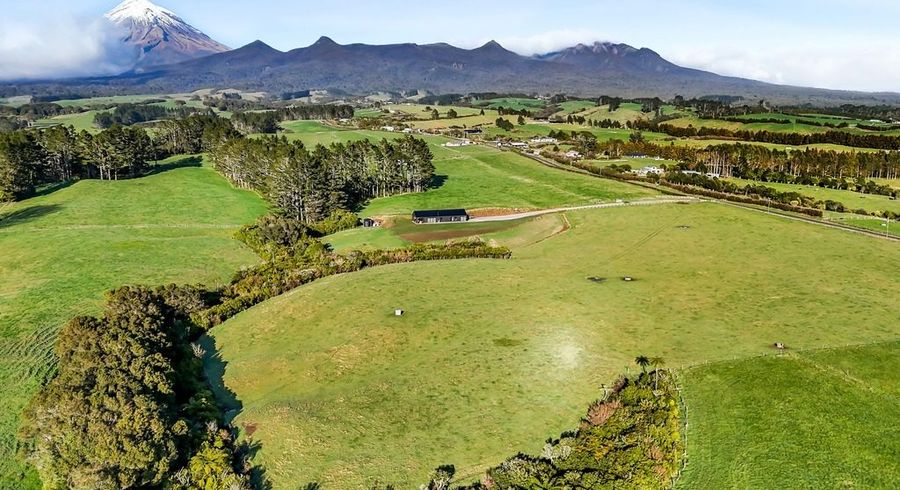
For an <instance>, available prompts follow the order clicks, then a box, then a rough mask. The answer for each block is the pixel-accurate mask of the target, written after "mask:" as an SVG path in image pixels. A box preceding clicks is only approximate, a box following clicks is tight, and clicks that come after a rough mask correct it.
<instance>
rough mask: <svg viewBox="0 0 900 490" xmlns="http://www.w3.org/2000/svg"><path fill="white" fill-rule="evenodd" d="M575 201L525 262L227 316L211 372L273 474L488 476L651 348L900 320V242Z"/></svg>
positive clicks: (877, 336)
mask: <svg viewBox="0 0 900 490" xmlns="http://www.w3.org/2000/svg"><path fill="white" fill-rule="evenodd" d="M567 216H568V219H569V221H570V224H571V228H570V229H568V231H566V232H564V233H562V234H559V235H556V236H555V237H553V238H549V239H546V240H542V241H538V242H536V243H535V242H534V241H531V242H530V243H529V244H525V245H523V246H518V247H514V256H513V259H512V260H509V261H479V260H470V261H460V262H429V263H416V264H405V265H397V266H388V267H382V268H376V269H370V270H366V271H363V272H360V273H356V274H351V275H344V276H335V277H329V278H327V279H324V280H322V281H318V282H315V283H313V284H311V285H308V286H306V287H302V288H299V289H297V290H295V291H293V292H291V293H289V294H287V295H285V296H282V297H279V298H276V299H274V300H271V301H269V302H267V303H264V304H262V305H260V306H258V307H256V308H253V309H251V310H249V311H247V312H245V313H243V314H241V315H239V316H237V317H236V318H234V319H232V320H231V321H229V322H227V323H226V324H224V325H222V326H221V327H218V328H216V329H214V330H213V331H212V333H211V337H210V338H209V339H208V340H207V347H208V349H207V350H208V351H209V352H211V353H212V352H217V355H216V356H215V357H214V358H211V359H208V361H209V362H208V370H209V372H210V374H211V375H212V376H213V378H222V379H223V384H222V385H221V386H220V387H219V389H220V390H221V392H222V393H226V390H230V391H233V394H234V396H235V397H236V400H237V401H238V402H239V403H236V404H233V405H232V406H233V408H234V409H235V410H236V411H235V412H234V413H235V414H236V418H235V423H236V424H237V425H238V426H239V427H242V428H243V431H244V435H245V436H247V435H249V434H251V433H252V437H253V440H254V441H256V442H258V443H259V444H261V449H260V452H259V453H258V454H257V456H256V462H258V463H261V464H263V465H264V466H265V468H266V470H267V474H268V476H269V477H271V478H272V480H273V482H274V483H275V485H276V487H278V488H282V487H296V486H298V485H300V486H302V485H303V484H306V483H307V482H319V483H321V484H323V485H324V486H326V487H331V488H347V487H362V486H365V485H370V484H372V483H374V482H375V481H376V480H379V481H381V482H383V483H387V482H390V483H395V484H397V485H399V486H400V487H402V488H408V487H414V486H416V485H418V484H420V483H423V482H424V481H425V479H426V478H427V475H428V474H429V472H430V470H431V469H432V468H434V467H437V466H439V465H444V464H454V465H456V467H457V470H458V474H459V475H461V476H463V477H473V476H477V475H478V474H479V473H480V472H481V471H482V470H483V469H484V468H485V467H487V466H489V465H494V464H497V463H499V462H500V461H501V460H502V459H503V458H504V457H506V456H508V455H510V454H515V453H516V452H519V451H525V452H529V453H537V452H539V450H540V447H541V446H542V444H543V441H544V440H545V439H546V438H547V437H550V436H552V435H555V434H558V433H559V432H561V431H563V430H566V429H567V428H569V427H570V425H571V420H572V419H573V417H577V416H578V415H580V414H581V412H582V410H583V406H584V405H585V404H586V403H589V402H590V401H591V400H593V399H595V398H596V397H597V396H598V393H599V387H600V384H601V383H606V382H609V381H610V380H611V379H612V377H614V376H615V375H616V374H617V373H619V372H622V371H623V370H625V369H628V366H630V365H631V360H632V359H633V357H634V356H635V355H636V354H638V353H644V354H647V355H661V356H663V357H665V359H666V360H667V362H668V364H669V365H670V366H690V365H695V364H698V363H703V362H705V361H707V360H710V361H716V360H724V359H732V358H733V357H735V356H737V357H745V356H755V355H759V354H762V353H765V352H769V351H770V350H771V347H770V345H771V344H772V342H775V341H781V342H785V343H787V344H788V345H789V346H791V348H793V349H806V348H813V347H823V346H836V345H846V344H847V343H851V342H873V341H887V340H893V339H896V338H897V336H898V334H900V326H898V324H897V322H896V321H895V320H894V319H896V318H898V316H900V306H898V304H897V302H896V301H894V300H893V298H895V297H896V295H897V294H898V293H900V284H898V283H897V281H896V277H897V275H898V274H900V265H898V264H897V262H896V260H893V258H894V257H895V255H896V246H895V244H893V243H889V242H883V241H879V240H874V239H871V238H868V237H862V236H856V235H854V234H851V233H845V232H842V231H838V230H833V229H828V228H824V227H819V226H814V225H809V224H804V223H796V222H792V221H788V220H782V219H779V218H775V217H771V216H767V215H763V214H760V213H754V212H750V211H746V210H742V209H735V208H731V207H724V206H719V205H715V204H697V205H689V206H682V205H669V206H657V207H653V208H646V209H637V208H620V209H607V210H595V211H583V212H573V213H567ZM626 275H628V276H632V277H634V278H635V279H636V281H633V282H624V281H622V280H621V278H622V277H623V276H626ZM592 277H593V278H603V279H605V282H596V281H592V280H589V279H588V278H592ZM823 299H827V301H823ZM395 308H403V309H405V310H406V311H407V314H406V316H404V317H400V318H397V317H395V316H393V311H394V309H395ZM762 376H763V375H760V377H761V378H762ZM776 408H777V407H775V408H773V410H774V409H776ZM692 413H695V412H692ZM888 436H890V434H889V433H885V437H888ZM698 437H699V436H698ZM882 443H883V444H889V442H885V441H882ZM748 465H749V467H748V470H747V471H748V472H757V471H765V470H766V466H764V465H762V466H760V465H756V464H755V463H752V462H749V463H748Z"/></svg>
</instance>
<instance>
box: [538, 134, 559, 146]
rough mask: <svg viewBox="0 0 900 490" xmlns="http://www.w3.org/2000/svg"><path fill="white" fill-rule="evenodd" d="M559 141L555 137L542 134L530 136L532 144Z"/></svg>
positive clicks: (548, 143) (553, 143) (551, 143)
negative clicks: (537, 136) (534, 136)
mask: <svg viewBox="0 0 900 490" xmlns="http://www.w3.org/2000/svg"><path fill="white" fill-rule="evenodd" d="M557 143H559V140H558V139H556V138H550V137H548V136H543V137H539V138H531V144H532V145H555V144H557Z"/></svg>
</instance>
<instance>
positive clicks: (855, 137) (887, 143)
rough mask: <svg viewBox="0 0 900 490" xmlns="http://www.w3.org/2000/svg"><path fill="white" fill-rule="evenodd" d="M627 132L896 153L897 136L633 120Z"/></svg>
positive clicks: (898, 146)
mask: <svg viewBox="0 0 900 490" xmlns="http://www.w3.org/2000/svg"><path fill="white" fill-rule="evenodd" d="M627 126H628V127H630V128H631V129H636V130H640V131H653V132H657V133H665V134H668V135H669V136H674V137H676V138H692V137H715V138H728V139H734V140H739V141H753V142H757V143H775V144H779V145H793V146H802V145H814V144H833V145H843V146H851V147H854V148H874V149H876V150H900V136H889V135H884V134H855V133H850V132H848V131H828V132H825V133H811V134H801V133H781V132H771V131H733V130H730V129H725V128H707V127H701V128H694V127H686V128H683V127H678V126H673V125H671V124H666V123H660V122H657V121H645V120H635V121H629V123H628V124H627Z"/></svg>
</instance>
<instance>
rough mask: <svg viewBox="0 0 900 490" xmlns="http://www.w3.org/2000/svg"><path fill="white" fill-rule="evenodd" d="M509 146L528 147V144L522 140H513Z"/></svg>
mask: <svg viewBox="0 0 900 490" xmlns="http://www.w3.org/2000/svg"><path fill="white" fill-rule="evenodd" d="M509 146H511V147H513V148H528V144H527V143H522V142H521V141H513V142H512V143H510V144H509Z"/></svg>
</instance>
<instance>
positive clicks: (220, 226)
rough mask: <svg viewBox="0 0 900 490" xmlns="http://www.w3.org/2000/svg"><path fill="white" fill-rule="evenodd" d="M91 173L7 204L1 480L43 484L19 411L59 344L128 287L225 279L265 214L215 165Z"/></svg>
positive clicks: (2, 224) (2, 209) (0, 257)
mask: <svg viewBox="0 0 900 490" xmlns="http://www.w3.org/2000/svg"><path fill="white" fill-rule="evenodd" d="M183 160H184V159H173V160H170V161H167V162H164V163H166V164H168V167H162V168H161V170H162V169H167V168H169V170H167V171H163V172H161V173H158V174H155V175H152V176H149V177H144V178H140V179H135V180H122V181H114V182H110V181H106V182H101V181H95V180H86V181H81V182H77V183H74V184H72V185H70V186H68V187H66V186H59V187H57V188H49V189H45V190H44V195H41V196H39V197H34V198H32V199H28V200H25V201H22V202H19V203H15V204H9V205H5V206H4V205H0V251H2V253H0V353H2V355H0V488H16V489H19V488H37V482H36V480H35V477H34V475H33V474H31V473H30V472H27V471H26V470H25V468H24V466H23V465H22V464H21V462H20V461H19V460H18V459H17V458H16V455H15V454H16V442H15V441H16V439H15V434H16V430H17V428H18V424H19V414H20V412H21V411H22V409H23V408H24V406H25V404H26V403H27V402H28V400H29V398H30V397H31V396H32V395H33V394H34V393H35V391H36V390H37V389H38V387H39V386H40V384H41V383H42V381H43V380H44V379H45V378H46V377H47V376H48V375H49V374H50V373H51V372H52V371H53V369H54V365H55V358H54V355H53V351H52V349H53V343H54V341H55V337H56V333H57V332H58V331H59V329H60V327H62V325H63V324H64V323H65V322H67V321H68V320H69V319H70V318H71V317H73V316H75V315H83V314H94V313H97V312H98V310H99V307H100V304H101V302H102V299H103V293H104V291H107V290H109V289H112V288H115V287H118V286H122V285H125V284H149V285H158V284H164V283H171V282H177V283H204V284H210V285H215V284H219V283H223V282H226V281H227V280H228V279H229V278H230V277H231V275H232V274H233V273H234V272H235V271H236V270H237V269H239V268H241V267H242V266H247V265H251V264H253V263H255V262H256V261H257V260H258V259H257V258H256V257H255V255H254V254H253V253H252V252H251V251H250V250H248V249H246V248H245V247H244V246H242V245H241V244H240V243H239V242H237V241H235V240H233V239H232V235H233V233H234V232H235V231H236V230H237V228H238V227H240V226H241V225H243V224H246V223H249V222H252V221H253V220H254V219H255V218H256V217H257V216H259V215H260V214H262V213H264V212H265V210H266V206H265V205H264V203H263V202H262V201H261V200H260V199H259V198H258V197H257V196H256V195H255V194H253V193H250V192H245V191H238V190H235V189H233V188H232V187H231V186H230V185H229V184H228V183H227V182H226V181H225V179H223V178H222V177H220V176H219V175H217V174H216V173H215V172H214V171H213V170H211V169H209V168H195V167H184V168H177V167H179V166H180V164H183V163H188V162H184V161H183Z"/></svg>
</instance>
